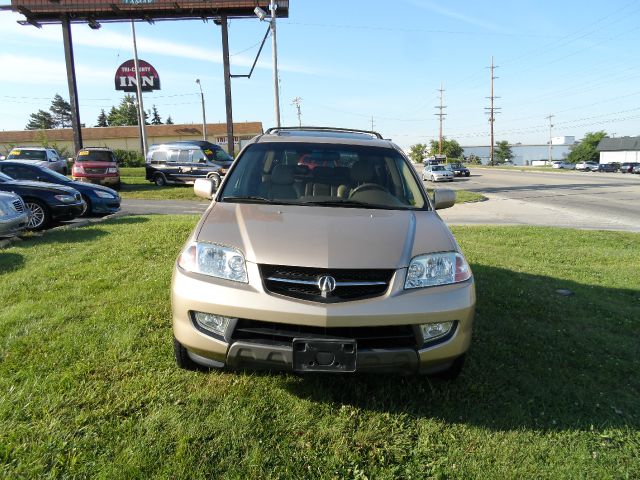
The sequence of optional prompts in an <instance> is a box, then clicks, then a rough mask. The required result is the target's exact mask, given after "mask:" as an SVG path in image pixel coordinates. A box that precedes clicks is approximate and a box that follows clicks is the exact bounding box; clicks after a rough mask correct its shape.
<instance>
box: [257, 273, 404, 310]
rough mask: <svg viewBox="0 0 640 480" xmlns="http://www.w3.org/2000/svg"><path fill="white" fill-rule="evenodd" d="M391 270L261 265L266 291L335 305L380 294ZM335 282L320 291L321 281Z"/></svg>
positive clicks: (387, 285)
mask: <svg viewBox="0 0 640 480" xmlns="http://www.w3.org/2000/svg"><path fill="white" fill-rule="evenodd" d="M393 272H394V271H393V270H374V269H359V270H352V269H328V268H313V267H290V266H283V265H260V274H261V275H262V281H263V282H264V287H265V289H266V290H267V291H269V292H271V293H277V294H279V295H285V296H287V297H293V298H299V299H301V300H309V301H312V302H321V303H337V302H347V301H353V300H362V299H365V298H372V297H378V296H380V295H383V294H384V293H385V292H386V291H387V289H388V288H389V282H390V281H391V278H392V277H393ZM327 277H330V279H329V285H331V282H333V283H334V289H333V290H331V291H328V290H327V291H325V293H323V292H322V289H321V286H320V284H321V283H322V280H323V279H325V280H326V279H327Z"/></svg>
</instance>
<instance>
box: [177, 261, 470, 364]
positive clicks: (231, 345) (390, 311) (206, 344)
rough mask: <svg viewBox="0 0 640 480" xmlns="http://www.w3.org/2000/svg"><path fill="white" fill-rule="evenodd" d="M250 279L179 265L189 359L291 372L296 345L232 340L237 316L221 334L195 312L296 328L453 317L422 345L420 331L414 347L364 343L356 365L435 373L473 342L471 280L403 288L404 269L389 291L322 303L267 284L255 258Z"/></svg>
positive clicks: (180, 330) (181, 334) (181, 324)
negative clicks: (444, 331)
mask: <svg viewBox="0 0 640 480" xmlns="http://www.w3.org/2000/svg"><path fill="white" fill-rule="evenodd" d="M247 267H248V273H249V279H250V283H249V284H238V283H233V282H229V281H225V280H218V279H215V278H209V277H205V276H202V275H198V274H187V273H185V272H183V271H182V270H181V269H179V268H177V267H176V268H175V270H174V275H173V282H172V289H171V292H172V310H173V332H174V336H175V338H176V340H178V342H180V343H181V344H182V345H183V346H184V347H185V348H186V349H187V351H188V352H189V355H190V356H191V358H192V359H193V360H194V361H195V362H196V363H200V364H202V365H206V366H210V367H222V366H228V367H231V368H267V369H272V370H291V369H292V367H293V363H292V354H293V351H292V346H291V345H282V344H275V343H273V342H268V341H249V340H243V339H234V332H233V329H234V328H235V324H234V322H231V325H230V328H228V329H227V332H226V334H225V335H224V338H223V337H218V338H215V337H214V336H212V335H210V334H208V333H205V332H203V331H201V330H199V329H198V328H196V327H195V325H194V323H193V320H192V318H191V315H190V312H192V311H199V312H206V313H213V314H218V315H224V316H227V317H233V318H240V319H248V320H256V321H262V322H273V323H278V324H289V325H292V326H296V325H300V326H312V327H324V328H326V329H329V328H331V329H332V331H335V329H336V328H340V327H345V328H348V327H385V326H405V325H408V326H414V327H415V328H414V329H415V330H416V331H419V329H418V328H417V326H418V325H420V324H425V323H440V322H448V321H454V322H455V329H454V330H453V332H452V333H451V334H450V335H448V336H446V337H444V338H443V339H442V340H441V341H435V342H434V343H431V344H424V343H423V342H422V341H421V338H420V334H416V344H415V347H411V348H409V347H406V346H403V347H393V348H384V346H382V347H381V348H377V347H376V348H362V349H361V348H360V347H358V350H357V362H356V364H357V371H378V372H381V371H383V372H390V371H393V372H401V373H435V372H437V371H440V370H444V369H446V368H448V367H449V366H450V365H451V364H452V362H453V361H454V360H455V359H456V358H458V357H459V356H461V355H463V354H464V353H465V352H466V351H467V349H468V348H469V344H470V342H471V333H472V326H473V316H474V311H475V287H474V283H473V279H470V280H468V281H466V282H462V283H459V284H455V285H445V286H440V287H430V288H422V289H415V290H404V281H405V275H406V270H405V269H401V270H398V271H397V272H396V274H395V275H394V277H393V279H392V281H391V285H390V287H389V289H388V291H387V292H386V293H385V294H384V295H382V296H379V297H375V298H369V299H366V300H356V301H350V302H342V303H332V304H320V303H315V302H309V301H304V300H297V299H293V298H289V297H284V296H281V295H276V294H271V293H268V292H266V291H265V290H264V288H263V286H262V282H261V280H260V273H259V271H258V267H257V265H255V264H250V263H248V264H247Z"/></svg>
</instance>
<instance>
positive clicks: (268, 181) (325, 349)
mask: <svg viewBox="0 0 640 480" xmlns="http://www.w3.org/2000/svg"><path fill="white" fill-rule="evenodd" d="M194 189H195V192H196V194H198V195H200V196H203V197H206V198H213V201H212V202H211V205H210V206H209V208H208V209H207V211H206V212H205V213H204V215H203V216H202V218H201V219H200V221H199V223H198V225H197V226H196V228H195V229H194V231H193V233H192V234H191V236H190V237H189V239H188V240H187V243H186V245H185V246H184V248H183V250H182V252H181V253H180V256H179V257H178V260H177V262H176V265H175V269H174V273H173V282H172V286H171V299H172V308H173V332H174V351H175V357H176V361H177V363H178V365H179V366H180V367H182V368H187V369H195V368H202V367H205V368H206V367H218V368H222V367H228V368H267V369H278V370H293V371H295V372H354V371H376V372H383V371H389V372H400V373H421V374H438V375H439V376H441V377H444V378H454V377H456V376H457V375H458V373H460V370H461V368H462V365H463V362H464V357H465V353H466V351H467V349H468V347H469V343H470V341H471V330H472V323H473V315H474V308H475V287H474V281H473V276H472V274H471V270H470V268H469V265H468V264H467V261H466V260H465V258H464V255H463V254H462V252H461V251H460V247H459V246H458V244H457V243H456V241H455V239H454V238H453V235H452V234H451V232H450V231H449V229H448V228H447V226H446V225H445V223H444V222H443V221H442V219H441V218H440V217H439V216H438V214H437V213H436V211H435V210H436V209H439V208H447V207H450V206H452V205H453V203H454V202H455V193H454V192H452V191H450V190H436V191H435V193H434V198H433V199H431V198H429V197H428V196H427V194H426V191H425V188H424V186H423V184H422V182H421V181H420V179H419V177H418V175H417V173H416V171H415V170H414V168H413V167H412V165H411V163H410V162H409V161H408V159H407V157H406V156H405V155H404V153H403V152H402V150H400V148H399V147H397V146H396V145H395V144H394V143H392V142H391V141H389V140H384V139H382V137H381V136H380V135H379V134H377V133H374V132H362V131H356V130H346V129H329V128H278V129H271V130H269V131H267V133H266V134H264V135H261V136H258V137H256V138H255V139H253V140H252V142H251V143H250V144H249V145H248V146H247V147H246V148H244V150H243V151H242V152H241V153H240V155H239V156H238V158H237V160H236V161H235V162H234V164H233V166H232V167H231V169H230V170H229V172H228V174H227V175H226V177H225V180H224V182H223V183H222V185H221V186H220V189H219V190H218V191H217V192H214V185H213V183H212V182H211V181H210V180H207V179H198V180H196V183H195V186H194Z"/></svg>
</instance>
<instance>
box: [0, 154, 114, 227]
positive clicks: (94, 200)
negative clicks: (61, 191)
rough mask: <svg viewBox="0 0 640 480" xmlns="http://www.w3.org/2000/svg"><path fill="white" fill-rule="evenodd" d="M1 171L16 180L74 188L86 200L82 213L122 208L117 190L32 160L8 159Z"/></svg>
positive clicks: (112, 210)
mask: <svg viewBox="0 0 640 480" xmlns="http://www.w3.org/2000/svg"><path fill="white" fill-rule="evenodd" d="M0 172H2V173H4V174H5V175H8V176H9V177H11V178H13V179H15V180H32V181H35V182H48V183H56V184H58V185H65V186H67V187H71V188H74V189H75V190H77V191H78V192H80V194H81V195H82V199H83V200H84V204H85V209H84V210H83V211H82V215H94V214H108V213H115V212H117V211H118V210H120V195H118V192H116V191H115V190H112V189H111V188H108V187H103V186H102V185H94V184H92V183H83V182H76V181H73V180H70V179H69V177H65V176H64V175H61V174H59V173H58V172H54V171H53V170H49V169H48V168H42V167H40V166H38V165H35V164H32V163H31V162H26V161H25V162H11V161H8V160H7V161H4V162H2V163H0Z"/></svg>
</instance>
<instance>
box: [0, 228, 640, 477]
mask: <svg viewBox="0 0 640 480" xmlns="http://www.w3.org/2000/svg"><path fill="white" fill-rule="evenodd" d="M196 221H197V217H193V216H148V217H124V218H120V219H114V220H111V221H108V222H105V223H102V224H97V225H93V226H90V227H85V228H82V229H76V230H69V231H56V232H50V233H48V234H47V235H45V236H43V237H41V238H34V239H29V240H25V241H23V242H20V243H19V244H16V245H15V246H13V247H11V248H9V249H5V250H1V251H0V391H1V392H2V395H0V477H2V478H96V477H97V478H126V479H130V478H145V479H146V478H150V477H159V478H170V479H173V478H202V479H208V478H222V477H225V478H238V479H249V478H251V479H253V478H296V479H298V478H407V479H408V478H549V479H556V478H597V479H601V478H639V477H640V401H638V398H639V397H640V374H639V372H640V342H639V341H638V338H639V336H640V280H639V277H638V272H639V271H640V257H639V256H638V252H639V251H640V235H637V234H627V233H617V232H616V233H614V232H606V233H605V232H586V231H574V230H561V229H550V228H527V227H458V228H455V229H454V233H455V235H456V238H457V239H458V241H459V242H460V244H461V246H462V248H463V250H464V251H465V253H466V255H467V258H468V259H469V261H470V263H471V264H472V268H473V270H474V274H475V277H476V281H477V293H478V304H477V315H476V325H475V332H474V340H473V344H472V348H471V352H470V356H469V361H468V363H467V365H466V367H465V370H464V371H463V374H462V375H461V377H460V378H459V379H458V380H457V381H455V382H452V383H446V382H442V381H436V380H430V379H428V378H422V377H396V376H388V375H356V376H344V377H340V376H309V377H300V376H295V375H290V374H268V373H251V372H243V373H233V372H219V371H213V372H209V373H201V372H200V373H199V372H186V371H182V370H178V369H177V368H176V366H175V364H174V360H173V353H172V345H171V336H172V334H171V318H170V305H169V284H170V277H171V269H172V264H173V262H174V259H175V257H176V255H177V253H178V251H179V249H180V247H181V245H182V243H183V241H184V240H185V239H186V238H187V235H188V233H189V232H190V230H191V229H192V228H193V226H194V225H195V223H196ZM560 288H563V289H569V290H571V291H572V292H573V293H574V295H572V296H568V297H565V296H560V295H558V294H557V293H556V289H560Z"/></svg>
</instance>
